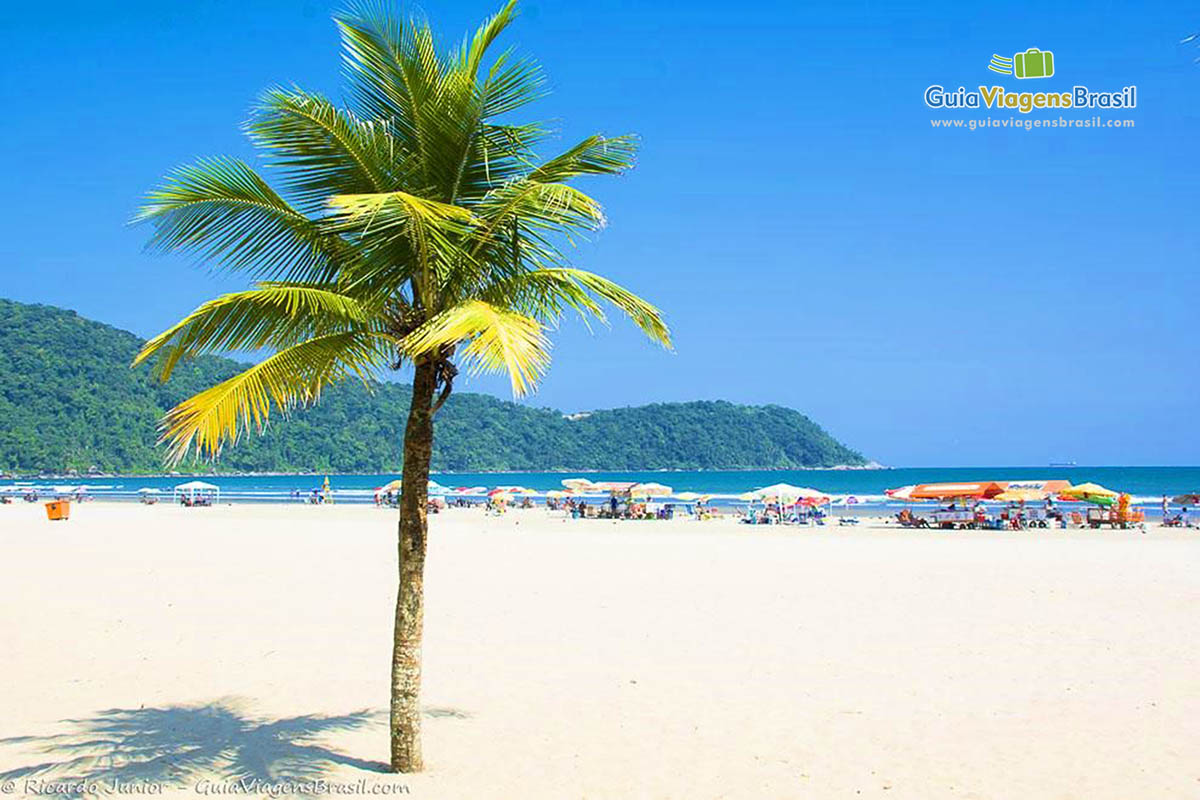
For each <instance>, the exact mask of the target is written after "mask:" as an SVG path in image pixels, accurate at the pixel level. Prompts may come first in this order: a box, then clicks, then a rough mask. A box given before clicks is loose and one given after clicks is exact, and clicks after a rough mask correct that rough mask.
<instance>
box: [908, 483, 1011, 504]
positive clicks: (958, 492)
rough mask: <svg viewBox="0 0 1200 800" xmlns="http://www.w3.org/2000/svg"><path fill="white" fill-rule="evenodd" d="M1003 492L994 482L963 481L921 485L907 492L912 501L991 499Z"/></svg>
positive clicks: (1002, 488)
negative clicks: (967, 498) (968, 498)
mask: <svg viewBox="0 0 1200 800" xmlns="http://www.w3.org/2000/svg"><path fill="white" fill-rule="evenodd" d="M1002 491H1004V487H1002V486H1001V485H1000V484H998V483H996V482H995V481H964V482H962V483H922V484H918V485H917V486H914V487H913V489H912V491H911V492H909V497H910V498H911V499H913V500H959V499H962V498H966V497H970V498H983V499H987V498H991V497H995V496H996V495H998V494H1000V492H1002Z"/></svg>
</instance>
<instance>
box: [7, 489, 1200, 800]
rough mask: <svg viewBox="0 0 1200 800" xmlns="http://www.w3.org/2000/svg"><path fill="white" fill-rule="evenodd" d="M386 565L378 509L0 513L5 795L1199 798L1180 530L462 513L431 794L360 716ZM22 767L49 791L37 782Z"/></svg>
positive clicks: (439, 600)
mask: <svg viewBox="0 0 1200 800" xmlns="http://www.w3.org/2000/svg"><path fill="white" fill-rule="evenodd" d="M394 541H395V518H394V512H391V511H385V510H379V509H375V508H367V507H308V506H257V507H254V506H239V507H228V506H218V507H215V508H207V509H183V508H177V507H169V506H155V507H144V506H138V505H120V504H102V503H89V504H84V505H82V506H76V507H75V508H74V513H73V515H72V519H71V520H70V521H69V522H66V523H50V522H48V521H47V520H46V519H45V517H44V513H43V511H42V509H41V506H40V505H38V506H31V505H26V504H18V505H12V506H0V547H2V548H3V553H4V565H5V570H4V576H3V579H2V580H0V597H2V602H0V637H2V640H3V642H4V651H5V653H4V667H3V678H4V683H3V686H4V689H3V697H4V700H3V704H2V710H3V713H2V714H0V737H4V738H6V739H8V740H9V741H6V742H5V743H4V744H2V745H0V772H3V773H6V776H5V777H4V778H3V779H2V781H0V790H2V791H5V792H6V793H7V792H10V791H11V793H13V794H15V795H17V796H20V795H21V794H23V793H37V792H45V791H46V781H49V780H51V779H53V777H54V776H59V777H62V776H74V777H82V778H91V779H94V780H96V781H98V782H99V786H96V785H93V786H91V787H87V788H90V789H92V790H95V791H108V790H110V789H106V788H105V787H106V786H108V787H111V786H113V785H116V786H121V785H125V786H128V785H130V784H129V782H130V781H132V782H134V784H136V782H137V781H138V780H140V779H143V778H147V777H153V778H155V779H156V780H162V781H166V783H165V784H153V786H154V787H156V788H159V789H161V792H160V794H162V795H170V796H192V797H196V796H201V795H205V794H213V793H215V792H216V791H217V790H219V789H221V788H222V787H223V786H225V784H222V783H221V781H222V780H223V779H224V778H223V777H222V776H224V775H228V774H241V775H248V776H251V777H254V776H258V777H263V778H271V779H275V778H280V777H284V778H286V777H299V778H304V779H308V780H311V779H314V778H321V779H324V780H326V781H329V782H338V784H337V785H338V788H340V789H341V790H342V791H343V792H347V793H359V794H364V793H373V794H379V793H381V792H384V791H392V792H397V793H400V792H406V793H407V794H408V795H409V796H414V797H426V798H517V797H520V798H574V797H580V798H717V797H728V798H793V797H795V798H827V797H828V798H841V797H886V798H920V799H921V800H929V799H930V798H943V797H946V798H949V797H955V798H959V797H962V798H1025V799H1026V800H1029V799H1030V798H1081V799H1082V798H1087V799H1088V800H1100V799H1101V798H1176V797H1194V796H1197V793H1198V792H1200V673H1198V669H1197V668H1198V666H1200V663H1198V662H1200V636H1198V635H1197V634H1198V623H1197V609H1198V608H1200V580H1198V576H1197V568H1198V567H1200V532H1196V531H1182V532H1181V531H1166V530H1162V529H1156V528H1151V529H1150V530H1149V531H1148V532H1147V533H1139V532H1130V531H1103V532H1099V533H1096V532H1090V531H1087V532H1085V531H1078V532H1061V531H1038V532H1029V533H1020V534H1008V533H995V532H951V533H947V532H930V531H908V530H899V529H895V528H891V527H887V526H882V525H879V526H870V527H860V528H858V529H845V528H823V529H799V530H795V529H782V530H781V529H770V528H747V527H740V528H739V527H738V526H737V525H735V524H732V523H728V522H720V521H718V522H694V521H677V522H671V523H636V522H623V523H613V522H605V521H569V520H563V519H560V518H554V517H551V516H549V515H547V514H546V513H545V512H543V511H532V512H514V513H510V514H508V515H507V516H505V517H503V518H493V517H485V516H484V515H483V514H482V513H481V512H478V511H464V510H451V511H450V512H447V513H444V514H441V515H438V516H436V517H433V518H432V530H431V546H430V557H429V564H428V576H427V599H428V610H427V619H426V631H427V638H426V648H425V698H424V699H425V703H426V706H427V717H426V723H425V752H426V759H427V762H428V769H427V771H426V772H425V773H423V774H420V775H416V776H403V777H392V776H388V775H385V774H383V773H381V772H380V771H379V766H378V762H381V761H383V760H385V759H386V753H387V743H386V736H387V732H386V726H385V725H384V724H383V723H382V721H381V720H380V719H379V718H378V715H376V714H373V713H372V712H373V711H377V710H381V709H384V708H386V705H387V686H388V683H387V669H388V663H389V649H390V637H391V617H392V602H393V592H394V580H395V578H394V575H395V544H394ZM114 709H115V710H122V711H119V712H118V711H113V710H114ZM360 712H363V713H360ZM309 715H314V716H309ZM323 715H328V716H330V717H332V719H324V717H323ZM98 726H99V727H98ZM48 737H57V738H48ZM81 742H83V743H87V742H90V744H85V745H84V746H83V747H78V745H80V743H81ZM214 743H218V744H214ZM80 756H85V757H84V758H83V759H81V760H80V761H78V762H77V763H71V764H68V763H66V762H68V760H70V759H72V758H77V757H80ZM87 756H101V757H100V758H98V759H97V758H89V757H87ZM112 756H115V759H114V758H112ZM150 756H154V757H157V758H158V759H159V760H158V761H156V762H154V763H152V764H151V765H150V766H146V765H140V763H139V759H144V758H147V757H150ZM39 764H61V765H62V767H61V768H60V769H57V770H50V771H45V772H40V773H35V774H34V775H32V777H31V776H30V775H28V774H25V773H26V768H29V767H32V766H34V765H39ZM160 767H162V768H163V769H160ZM114 778H115V779H116V783H115V784H114V783H113V779H114ZM31 781H33V782H31ZM38 781H41V783H38ZM106 781H107V783H105V782H106ZM122 781H124V782H125V783H124V784H122V783H121V782H122ZM205 781H207V783H206V782H205ZM51 788H53V787H51ZM293 788H295V787H293ZM301 788H309V789H315V790H316V791H325V792H332V789H331V788H330V786H329V784H327V785H325V786H321V785H316V786H313V785H311V784H310V785H307V786H306V787H301ZM279 791H288V789H286V788H284V789H280V790H279Z"/></svg>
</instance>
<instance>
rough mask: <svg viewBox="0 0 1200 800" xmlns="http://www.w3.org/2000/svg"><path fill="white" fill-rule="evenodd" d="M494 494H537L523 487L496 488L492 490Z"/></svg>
mask: <svg viewBox="0 0 1200 800" xmlns="http://www.w3.org/2000/svg"><path fill="white" fill-rule="evenodd" d="M495 492H507V493H508V494H537V492H536V491H534V490H533V489H526V488H525V487H524V486H497V487H496V488H495V489H494V490H493V494H494V493H495Z"/></svg>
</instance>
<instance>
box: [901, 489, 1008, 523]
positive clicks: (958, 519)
mask: <svg viewBox="0 0 1200 800" xmlns="http://www.w3.org/2000/svg"><path fill="white" fill-rule="evenodd" d="M1003 491H1004V485H1003V482H1001V481H958V482H954V483H919V484H917V485H916V486H914V487H913V488H912V490H911V491H910V492H908V498H907V499H909V500H936V501H941V502H949V503H950V504H951V506H950V507H949V508H944V509H940V510H938V511H934V512H932V513H931V515H930V516H932V518H933V522H934V523H936V524H937V525H939V526H940V527H943V528H956V527H970V526H973V525H975V524H976V520H975V512H974V511H973V510H972V509H971V508H970V507H969V506H968V501H970V500H976V501H978V500H991V499H992V498H994V497H996V495H998V494H1000V493H1001V492H1003ZM959 502H961V503H962V504H963V507H962V508H957V507H955V506H957V504H958V503H959Z"/></svg>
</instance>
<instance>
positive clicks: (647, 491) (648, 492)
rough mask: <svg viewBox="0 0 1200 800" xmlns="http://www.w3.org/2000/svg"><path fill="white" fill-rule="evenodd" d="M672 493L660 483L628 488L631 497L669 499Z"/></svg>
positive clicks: (640, 484) (668, 487) (672, 490)
mask: <svg viewBox="0 0 1200 800" xmlns="http://www.w3.org/2000/svg"><path fill="white" fill-rule="evenodd" d="M674 491H675V490H674V489H672V488H671V487H670V486H664V485H662V484H661V483H635V484H634V485H633V486H630V487H629V494H630V496H631V497H669V496H670V495H671V493H672V492H674Z"/></svg>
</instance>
